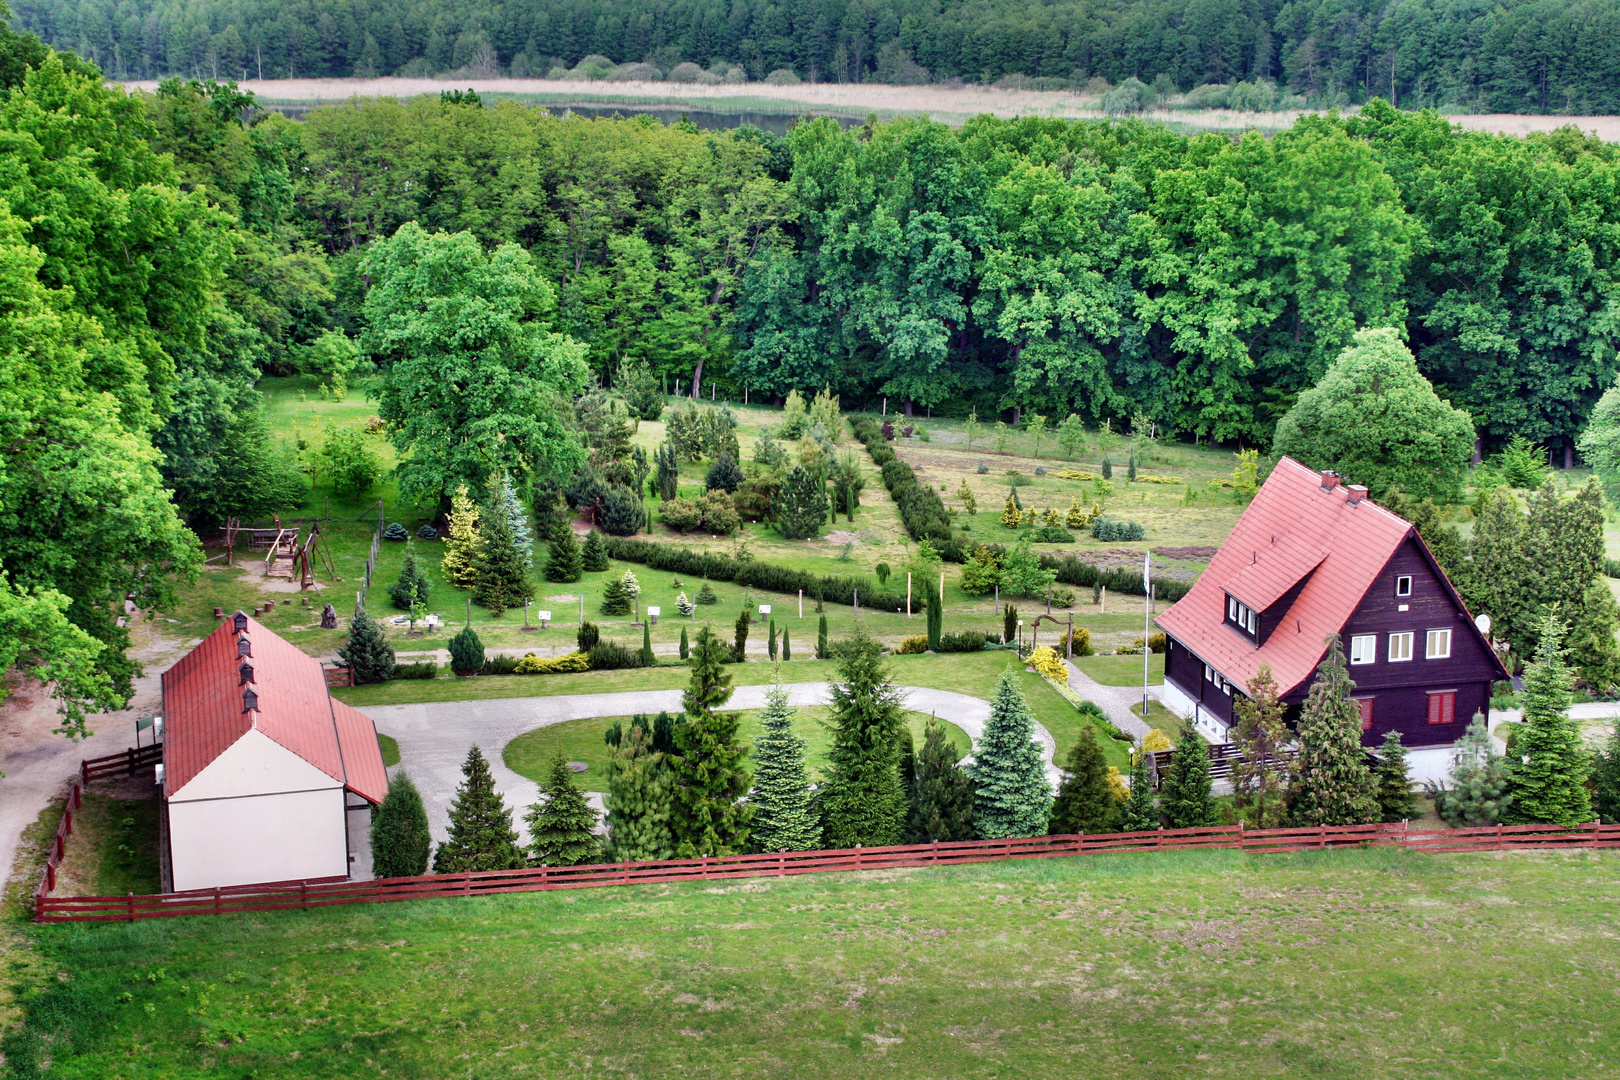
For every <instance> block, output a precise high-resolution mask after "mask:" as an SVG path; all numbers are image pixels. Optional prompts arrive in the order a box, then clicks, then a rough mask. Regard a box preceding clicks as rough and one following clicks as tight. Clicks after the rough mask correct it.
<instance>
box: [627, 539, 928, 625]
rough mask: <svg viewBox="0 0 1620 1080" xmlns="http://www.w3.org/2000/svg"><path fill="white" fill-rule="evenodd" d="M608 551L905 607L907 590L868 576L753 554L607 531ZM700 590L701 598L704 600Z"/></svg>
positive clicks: (659, 565) (756, 584)
mask: <svg viewBox="0 0 1620 1080" xmlns="http://www.w3.org/2000/svg"><path fill="white" fill-rule="evenodd" d="M603 539H604V540H605V541H606V543H607V553H608V555H609V556H611V557H612V558H615V559H618V560H619V561H621V562H633V563H640V564H641V565H643V566H650V567H652V568H653V569H654V570H667V571H669V572H671V573H675V574H686V575H688V576H690V577H698V578H708V579H709V580H710V581H731V582H735V583H736V584H738V585H746V586H749V587H750V588H754V589H763V590H764V591H766V592H775V593H794V592H797V591H798V590H800V589H803V590H804V595H805V596H807V597H811V598H815V597H820V598H821V599H822V600H825V601H827V602H828V603H832V604H849V603H852V602H853V601H854V598H855V590H856V589H859V590H860V592H861V606H862V607H873V608H883V609H885V610H887V611H894V610H897V609H900V608H904V607H905V606H906V597H905V594H904V593H892V592H888V591H887V590H884V589H880V588H878V587H877V586H875V585H873V584H872V582H871V580H870V579H868V578H852V577H833V576H831V575H828V576H817V575H815V574H811V573H807V572H805V571H803V570H793V569H791V568H789V567H786V566H777V565H776V564H775V563H767V562H760V561H759V560H758V559H750V560H749V561H748V562H741V563H740V562H738V561H737V560H736V559H733V558H731V557H729V556H726V555H715V554H712V553H710V552H706V551H693V550H691V549H690V548H685V547H680V546H678V545H675V544H660V543H658V542H656V541H653V540H635V539H630V538H628V537H616V536H608V537H604V538H603ZM701 595H702V594H701V593H700V594H699V600H698V602H699V603H704V602H705V601H703V600H702V599H701Z"/></svg>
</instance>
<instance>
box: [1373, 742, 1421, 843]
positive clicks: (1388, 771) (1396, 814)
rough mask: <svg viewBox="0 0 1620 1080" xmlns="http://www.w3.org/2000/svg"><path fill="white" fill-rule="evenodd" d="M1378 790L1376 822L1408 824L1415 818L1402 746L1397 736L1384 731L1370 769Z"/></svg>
mask: <svg viewBox="0 0 1620 1080" xmlns="http://www.w3.org/2000/svg"><path fill="white" fill-rule="evenodd" d="M1373 782H1374V783H1375V784H1376V785H1377V788H1378V820H1379V821H1388V822H1395V821H1411V820H1412V819H1413V818H1415V817H1417V816H1418V808H1417V797H1416V796H1415V795H1413V794H1412V776H1411V773H1410V772H1409V771H1408V769H1407V765H1406V747H1404V746H1402V745H1401V733H1400V732H1398V731H1394V730H1391V731H1388V732H1386V733H1385V734H1384V741H1383V744H1382V745H1380V746H1379V747H1378V764H1377V765H1376V766H1375V767H1374V768H1373Z"/></svg>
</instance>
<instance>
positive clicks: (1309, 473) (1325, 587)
mask: <svg viewBox="0 0 1620 1080" xmlns="http://www.w3.org/2000/svg"><path fill="white" fill-rule="evenodd" d="M1348 495H1349V492H1348V491H1347V490H1346V489H1345V488H1344V487H1343V486H1338V485H1336V486H1335V487H1334V488H1333V489H1332V490H1331V491H1324V490H1323V489H1322V474H1321V473H1319V472H1316V471H1315V470H1313V469H1307V468H1306V467H1305V466H1303V465H1301V464H1300V463H1299V462H1297V461H1294V460H1293V459H1291V458H1286V457H1285V458H1283V459H1282V460H1281V461H1279V462H1277V467H1276V468H1275V469H1273V470H1272V472H1271V475H1270V476H1269V477H1267V479H1266V482H1265V484H1264V485H1262V486H1261V488H1260V490H1259V492H1258V493H1256V495H1255V497H1254V501H1253V502H1251V503H1250V504H1249V508H1248V509H1247V510H1245V511H1244V512H1243V516H1242V517H1241V518H1239V519H1238V523H1237V526H1236V527H1235V528H1234V529H1233V530H1232V534H1231V535H1230V536H1228V537H1227V538H1226V543H1224V544H1222V545H1221V549H1220V550H1219V551H1218V552H1216V554H1215V557H1214V558H1213V559H1211V560H1210V563H1209V568H1208V569H1207V570H1205V571H1204V573H1203V574H1202V575H1201V576H1200V577H1199V579H1198V581H1197V582H1196V583H1195V584H1194V585H1193V587H1192V590H1191V591H1190V592H1188V593H1187V595H1186V596H1185V597H1183V598H1182V599H1181V600H1180V601H1178V602H1177V603H1176V604H1175V606H1173V607H1172V608H1171V609H1170V610H1169V611H1167V612H1165V613H1164V614H1163V615H1161V616H1159V618H1158V624H1159V627H1160V628H1161V629H1163V630H1164V631H1165V632H1166V633H1168V634H1169V635H1170V636H1171V637H1173V638H1175V639H1176V640H1177V641H1179V642H1180V643H1181V644H1183V645H1185V646H1186V647H1187V648H1188V649H1190V650H1191V651H1192V652H1193V653H1194V654H1196V655H1197V656H1198V658H1199V659H1201V660H1202V661H1203V662H1204V663H1206V664H1209V665H1210V666H1211V667H1213V668H1215V670H1217V671H1219V672H1220V673H1221V674H1222V675H1224V676H1226V678H1227V679H1228V680H1229V681H1230V682H1232V683H1233V684H1234V685H1236V686H1239V687H1241V686H1244V685H1246V684H1247V683H1248V681H1249V680H1250V679H1251V678H1253V677H1254V675H1255V673H1256V672H1257V671H1258V670H1259V668H1260V665H1261V664H1269V665H1270V666H1271V672H1272V675H1273V677H1274V678H1275V679H1276V680H1277V687H1278V689H1279V691H1280V692H1281V693H1284V694H1286V693H1288V692H1289V691H1290V690H1292V689H1294V688H1295V687H1297V686H1298V685H1299V684H1300V683H1302V682H1304V681H1305V680H1306V679H1307V678H1309V677H1310V675H1311V672H1312V670H1313V669H1314V668H1315V667H1316V665H1317V664H1318V663H1320V662H1321V660H1322V656H1323V655H1324V654H1325V653H1326V651H1327V648H1326V646H1325V644H1324V641H1325V639H1326V638H1327V636H1328V635H1329V634H1336V633H1338V632H1339V631H1340V630H1342V629H1343V627H1344V624H1345V623H1346V622H1347V621H1349V619H1350V616H1351V615H1352V614H1353V613H1354V612H1355V610H1356V607H1357V605H1358V604H1360V602H1361V598H1362V597H1363V596H1365V595H1366V593H1367V590H1368V589H1369V588H1370V587H1371V586H1372V583H1373V579H1374V578H1376V577H1377V576H1378V573H1379V571H1381V570H1382V569H1383V568H1384V566H1385V564H1386V563H1388V562H1389V559H1390V557H1391V556H1392V555H1394V554H1395V550H1396V549H1397V548H1398V547H1399V546H1400V545H1401V543H1402V541H1404V540H1405V539H1406V537H1407V535H1408V533H1410V532H1411V530H1412V526H1411V524H1410V523H1409V522H1407V521H1406V520H1405V519H1403V518H1401V517H1398V516H1396V515H1395V514H1392V513H1390V512H1389V511H1388V510H1385V509H1384V508H1383V507H1381V506H1378V505H1376V504H1374V503H1373V502H1372V501H1371V500H1369V499H1365V498H1363V499H1362V500H1361V501H1360V502H1359V503H1355V504H1352V503H1351V502H1350V501H1349V499H1348ZM1313 569H1314V571H1315V572H1314V573H1311V571H1312V570H1313ZM1307 573H1310V574H1311V577H1310V580H1309V581H1307V582H1306V584H1305V587H1304V588H1303V589H1301V590H1300V592H1299V595H1298V596H1297V597H1296V598H1295V600H1294V602H1293V604H1291V605H1290V606H1289V608H1288V610H1287V612H1286V613H1285V614H1284V616H1283V618H1282V621H1281V622H1280V623H1278V625H1277V629H1276V630H1275V631H1274V632H1273V633H1272V634H1271V636H1270V637H1268V638H1267V639H1266V642H1265V644H1264V645H1262V646H1261V647H1259V648H1255V646H1254V645H1253V643H1252V642H1251V641H1250V640H1249V638H1248V637H1247V636H1245V635H1244V634H1242V633H1239V632H1238V631H1237V630H1236V629H1234V628H1232V627H1230V626H1228V625H1226V624H1225V619H1226V593H1227V591H1228V589H1230V590H1232V593H1233V595H1234V596H1237V597H1238V598H1239V599H1240V600H1242V601H1243V602H1244V603H1246V604H1248V605H1249V606H1250V607H1253V608H1255V609H1256V610H1258V611H1263V610H1265V609H1266V608H1267V607H1268V606H1269V605H1270V604H1272V603H1275V602H1276V601H1277V600H1278V599H1280V598H1281V597H1282V596H1283V595H1284V594H1285V593H1287V592H1288V590H1289V589H1291V588H1293V586H1294V585H1295V584H1297V583H1298V582H1299V580H1300V579H1301V578H1303V577H1304V576H1305V575H1306V574H1307ZM1296 620H1297V622H1296Z"/></svg>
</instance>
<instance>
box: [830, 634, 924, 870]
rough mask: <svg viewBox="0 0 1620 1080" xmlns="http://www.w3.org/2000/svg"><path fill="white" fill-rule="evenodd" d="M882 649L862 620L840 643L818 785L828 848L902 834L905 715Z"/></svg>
mask: <svg viewBox="0 0 1620 1080" xmlns="http://www.w3.org/2000/svg"><path fill="white" fill-rule="evenodd" d="M882 655H883V650H882V647H881V646H879V645H878V643H877V642H876V641H875V640H873V638H872V636H871V635H870V634H869V633H868V632H867V630H866V627H865V626H864V625H862V624H860V623H857V624H856V626H855V635H854V636H853V637H852V638H850V639H849V640H848V641H846V642H844V644H843V645H841V646H840V647H839V649H838V676H839V679H838V681H837V682H835V683H833V684H832V713H831V715H830V716H829V717H828V720H827V724H828V726H829V727H830V728H831V746H830V748H829V749H828V752H827V777H826V781H825V783H823V784H822V786H821V790H820V791H819V792H818V793H817V794H818V796H819V801H820V808H821V820H822V839H823V841H824V842H825V843H826V845H827V846H828V847H831V848H852V847H854V846H855V845H856V844H862V845H864V846H866V847H875V846H878V845H882V844H898V843H900V842H901V841H902V840H904V838H905V831H906V812H907V809H908V808H907V806H906V800H905V791H904V789H903V788H902V787H901V784H900V769H899V766H898V763H897V762H896V760H895V756H896V755H895V750H896V747H897V745H898V743H897V742H896V739H897V735H898V733H899V730H900V727H901V725H902V724H903V723H904V721H903V719H902V714H901V708H900V690H899V688H898V687H897V686H895V684H894V679H893V677H892V675H891V673H890V671H889V668H888V666H887V665H886V664H884V663H883V660H882Z"/></svg>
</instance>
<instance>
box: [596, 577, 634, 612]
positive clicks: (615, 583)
mask: <svg viewBox="0 0 1620 1080" xmlns="http://www.w3.org/2000/svg"><path fill="white" fill-rule="evenodd" d="M602 614H604V615H628V614H630V593H629V592H628V591H627V590H626V589H625V587H624V581H623V580H622V579H620V578H610V579H608V583H607V584H606V585H604V586H602Z"/></svg>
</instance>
